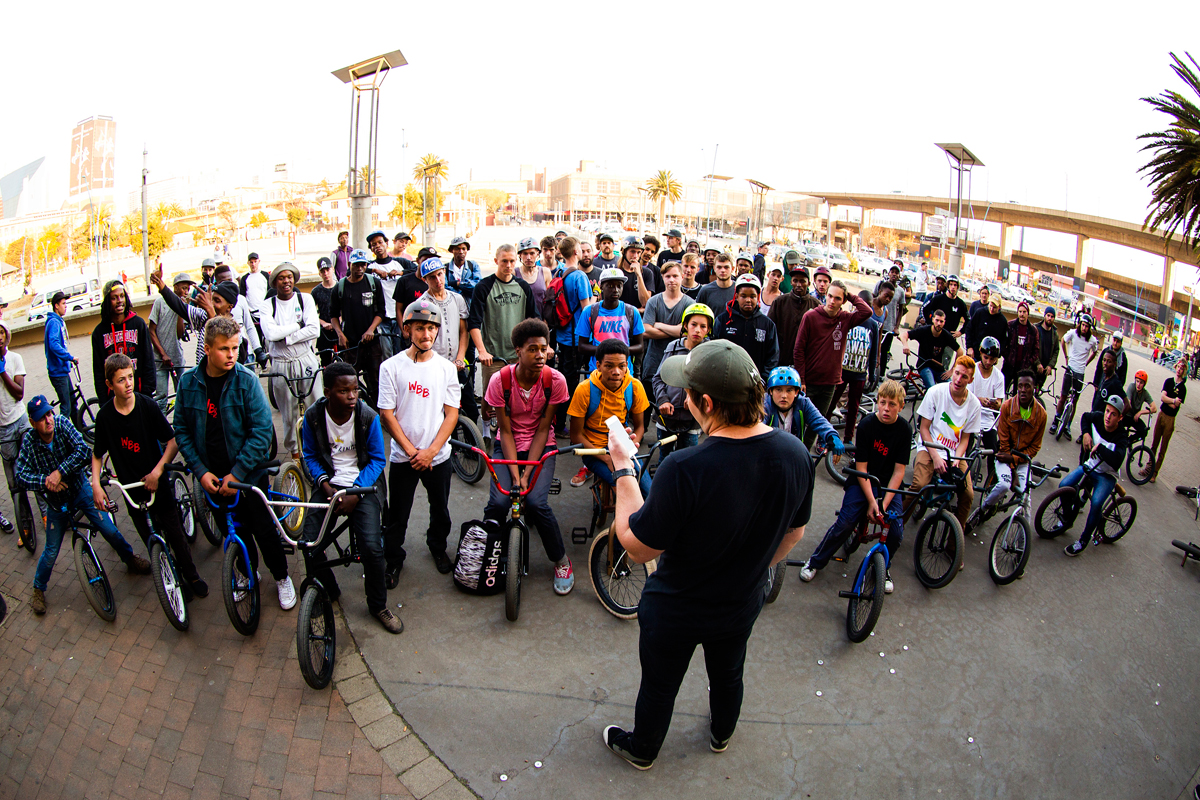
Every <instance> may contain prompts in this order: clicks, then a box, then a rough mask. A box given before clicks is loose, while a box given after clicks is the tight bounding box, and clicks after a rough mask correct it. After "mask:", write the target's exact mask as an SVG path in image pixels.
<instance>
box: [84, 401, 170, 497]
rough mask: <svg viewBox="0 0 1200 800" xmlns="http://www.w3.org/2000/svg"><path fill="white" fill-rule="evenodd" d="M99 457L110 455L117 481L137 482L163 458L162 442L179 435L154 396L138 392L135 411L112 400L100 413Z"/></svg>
mask: <svg viewBox="0 0 1200 800" xmlns="http://www.w3.org/2000/svg"><path fill="white" fill-rule="evenodd" d="M95 432H96V442H95V445H94V446H93V452H94V453H95V454H96V458H99V459H103V458H104V456H105V455H108V456H109V458H110V460H111V461H112V466H113V469H114V470H115V471H116V473H117V480H119V481H120V482H121V483H136V482H137V481H140V480H141V479H142V478H144V477H146V476H147V475H149V474H150V472H151V471H152V470H153V469H154V467H155V466H156V465H157V464H158V460H159V459H160V458H162V453H163V451H162V445H161V444H160V442H169V441H171V440H172V439H174V438H175V431H174V430H173V429H172V428H171V423H170V422H168V421H167V418H166V416H164V415H163V413H162V411H161V410H160V409H159V407H158V403H156V402H154V399H153V398H150V397H147V396H146V395H144V394H139V393H137V392H134V395H133V410H132V411H130V412H129V413H128V414H122V413H121V412H120V411H117V408H116V406H115V405H113V401H112V400H109V401H108V402H107V403H105V404H104V405H103V406H102V407H101V408H100V410H99V411H98V412H96V428H95Z"/></svg>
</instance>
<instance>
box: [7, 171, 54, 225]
mask: <svg viewBox="0 0 1200 800" xmlns="http://www.w3.org/2000/svg"><path fill="white" fill-rule="evenodd" d="M45 162H46V159H45V157H44V156H43V157H42V158H39V159H38V160H37V161H30V162H29V163H28V164H26V165H25V166H23V167H20V168H18V169H15V170H13V171H12V172H10V173H8V174H7V175H5V176H4V177H3V178H0V219H16V218H17V217H20V216H24V215H26V214H36V213H39V212H42V211H47V210H49V196H50V185H49V181H48V180H47V179H46V173H47V170H46V169H45V167H44V165H45Z"/></svg>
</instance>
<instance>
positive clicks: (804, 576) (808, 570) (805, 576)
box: [800, 561, 817, 583]
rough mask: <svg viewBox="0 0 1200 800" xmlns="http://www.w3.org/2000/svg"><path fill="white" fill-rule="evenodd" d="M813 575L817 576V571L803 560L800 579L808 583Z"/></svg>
mask: <svg viewBox="0 0 1200 800" xmlns="http://www.w3.org/2000/svg"><path fill="white" fill-rule="evenodd" d="M815 577H817V571H816V570H815V569H813V568H812V567H810V566H809V565H808V562H807V561H805V562H804V566H803V567H801V568H800V580H802V581H804V582H805V583H808V582H809V581H811V580H812V579H813V578H815Z"/></svg>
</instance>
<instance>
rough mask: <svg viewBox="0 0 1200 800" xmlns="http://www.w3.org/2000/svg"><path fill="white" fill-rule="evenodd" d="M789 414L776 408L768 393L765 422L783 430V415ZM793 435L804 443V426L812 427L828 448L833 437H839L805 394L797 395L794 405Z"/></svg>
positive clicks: (764, 400) (764, 405) (764, 406)
mask: <svg viewBox="0 0 1200 800" xmlns="http://www.w3.org/2000/svg"><path fill="white" fill-rule="evenodd" d="M786 413H788V412H785V411H782V410H780V409H779V408H778V407H776V405H775V403H774V401H772V400H771V392H770V390H768V391H767V396H766V397H765V398H764V399H763V414H764V416H765V418H764V420H763V421H764V422H766V424H768V425H770V426H771V427H772V428H782V427H783V419H782V415H783V414H786ZM791 414H792V435H793V436H795V437H796V438H797V439H799V440H800V441H804V434H805V430H804V426H805V425H806V424H808V425H811V426H812V429H813V430H814V431H815V432H816V434H817V438H818V439H820V440H821V441H822V442H824V443H825V445H826V446H827V447H829V446H831V445H830V439H831V437H832V436H835V435H837V431H835V430H834V429H833V426H832V425H830V424H829V420H827V419H825V417H823V416H821V412H820V411H818V410H817V407H816V406H815V405H813V402H812V400H809V399H808V396H807V395H805V394H804V393H803V392H801V393H800V394H797V395H796V402H795V403H793V404H792V410H791Z"/></svg>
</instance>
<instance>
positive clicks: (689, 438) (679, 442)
mask: <svg viewBox="0 0 1200 800" xmlns="http://www.w3.org/2000/svg"><path fill="white" fill-rule="evenodd" d="M654 429H655V431H656V432H657V433H658V441H660V442H661V441H662V440H663V439H665V438H667V437H668V436H678V437H679V438H678V439H676V440H675V441H673V442H671V443H670V444H664V445H663V446H662V447H660V448H659V449H658V459H659V460H660V461H661V460H662V459H664V458H666V457H667V456H669V455H671V453H674V452H675V451H676V450H682V449H684V448H685V447H695V446H696V445H698V444H700V432H699V431H684V432H682V433H676V432H675V431H669V430H667V429H666V428H664V427H663V426H662V425H655V426H654Z"/></svg>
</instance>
